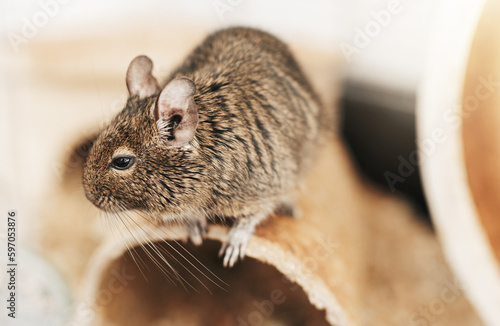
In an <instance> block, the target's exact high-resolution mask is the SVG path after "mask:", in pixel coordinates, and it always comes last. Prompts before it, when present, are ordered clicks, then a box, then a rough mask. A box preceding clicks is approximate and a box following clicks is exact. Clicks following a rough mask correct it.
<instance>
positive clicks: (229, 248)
mask: <svg viewBox="0 0 500 326" xmlns="http://www.w3.org/2000/svg"><path fill="white" fill-rule="evenodd" d="M268 215H269V214H267V213H261V214H256V215H251V216H244V217H239V218H238V219H237V220H236V221H235V224H234V225H233V227H232V228H231V230H229V233H228V234H227V236H226V239H225V240H224V243H223V244H222V247H221V248H220V251H219V257H221V256H224V259H223V265H224V267H233V266H234V264H235V263H236V261H237V260H238V258H239V259H240V260H241V259H243V257H245V250H246V247H247V244H248V240H250V238H251V237H252V235H253V234H254V232H255V227H256V226H257V224H259V223H260V222H261V221H262V220H264V219H265V218H266V217H267V216H268Z"/></svg>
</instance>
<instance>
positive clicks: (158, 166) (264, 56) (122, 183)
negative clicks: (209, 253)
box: [83, 28, 322, 265]
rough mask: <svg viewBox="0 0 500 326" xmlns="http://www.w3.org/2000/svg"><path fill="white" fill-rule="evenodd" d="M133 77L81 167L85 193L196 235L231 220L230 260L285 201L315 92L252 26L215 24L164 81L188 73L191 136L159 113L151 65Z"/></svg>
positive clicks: (106, 205)
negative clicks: (127, 164) (125, 164)
mask: <svg viewBox="0 0 500 326" xmlns="http://www.w3.org/2000/svg"><path fill="white" fill-rule="evenodd" d="M144 58H145V57H143V58H141V60H142V61H144V60H146V59H147V58H146V59H144ZM133 64H134V62H133V63H131V67H130V68H129V74H132V75H133V73H134V67H132V66H133ZM141 64H143V63H141ZM136 65H138V64H136ZM143 65H144V64H143ZM139 68H140V67H139ZM146 70H147V69H146ZM150 70H151V69H149V72H150ZM138 76H139V77H138V78H139V79H141V78H142V79H141V80H139V82H137V81H134V78H133V76H132V77H130V76H129V75H128V76H127V78H130V80H129V79H127V84H128V87H129V92H130V93H131V94H130V97H129V99H128V101H127V104H126V106H125V108H124V109H123V110H122V111H121V112H120V113H119V114H118V115H117V116H116V117H115V118H114V119H113V120H112V121H111V123H110V124H109V125H108V126H107V127H105V128H104V130H103V131H102V132H101V133H100V135H99V136H98V137H97V138H96V140H95V141H94V144H93V146H92V148H91V150H90V153H89V156H88V158H87V160H86V162H85V165H84V170H83V184H84V189H85V193H86V196H87V198H88V199H89V200H90V201H91V202H92V203H94V204H95V205H96V206H97V207H99V208H101V209H103V210H106V211H116V210H133V209H136V210H141V211H143V212H146V213H148V214H149V215H151V216H153V215H154V216H161V219H163V220H164V221H173V220H177V221H181V222H183V223H186V225H187V226H188V227H189V228H190V229H191V231H192V232H190V234H191V235H192V236H193V237H195V238H196V237H198V236H200V235H203V233H204V228H205V221H206V218H208V219H212V218H214V217H215V216H218V217H222V218H229V219H234V221H235V223H234V226H233V229H232V230H231V232H230V233H229V235H228V240H227V243H226V244H224V245H223V248H222V251H225V255H226V258H225V261H224V264H225V265H232V264H234V262H235V260H236V259H237V257H238V256H239V257H242V256H243V253H244V250H245V246H246V242H247V241H248V238H249V237H250V235H251V234H252V232H253V230H254V228H255V226H256V225H257V224H258V223H259V222H260V221H262V220H263V219H264V218H266V217H267V216H268V215H270V214H271V213H272V212H273V211H274V210H275V209H277V208H280V207H283V206H284V207H289V201H290V198H293V194H294V191H295V190H296V188H297V186H298V184H299V182H300V180H301V177H302V176H303V174H304V172H305V171H306V169H307V167H308V166H309V163H310V161H311V159H312V157H313V156H314V153H315V148H316V147H317V143H318V138H319V135H320V129H321V128H320V126H321V119H322V105H321V103H320V100H319V98H318V96H317V95H316V93H315V92H314V90H313V88H312V87H311V85H310V83H309V82H308V80H307V78H306V77H305V76H304V74H303V72H302V70H301V69H300V67H299V65H298V64H297V62H296V61H295V59H294V57H293V55H292V53H291V52H290V50H289V49H288V47H287V46H286V45H285V44H284V43H283V42H281V41H280V40H278V39H277V38H275V37H274V36H272V35H270V34H268V33H266V32H263V31H259V30H255V29H250V28H229V29H225V30H222V31H218V32H216V33H214V34H212V35H210V36H208V37H207V38H206V39H205V41H203V42H202V43H201V45H199V46H198V47H196V48H195V49H194V51H193V52H192V53H191V54H190V55H188V57H187V58H186V59H185V60H184V62H183V63H182V64H181V65H180V66H179V67H178V68H177V69H175V70H174V72H173V73H172V74H171V75H170V77H169V78H167V80H166V81H167V82H166V83H165V85H167V86H168V84H169V83H170V82H171V81H174V80H179V77H183V78H187V79H188V80H190V81H192V83H194V85H195V89H196V90H195V93H194V95H193V98H192V100H194V102H193V103H194V105H195V109H196V114H197V118H198V121H197V124H196V126H194V128H195V129H194V130H193V135H194V136H193V137H191V138H190V139H189V140H188V141H187V142H184V143H183V144H177V143H175V138H176V127H179V126H180V124H179V123H181V122H182V120H181V122H179V121H178V120H179V117H176V118H175V119H174V118H173V117H174V115H168V116H161V114H159V113H158V112H159V110H160V111H161V109H159V106H160V105H159V98H160V97H161V96H160V93H161V92H162V89H165V88H166V86H165V85H164V87H158V84H157V82H156V80H155V79H154V78H153V77H152V76H150V74H149V75H148V74H147V71H146V73H144V71H142V72H141V73H139V75H138ZM151 78H153V79H151ZM136 79H137V78H136ZM184 82H186V83H187V81H184V80H181V81H180V83H184ZM134 83H135V84H134ZM131 84H133V85H131ZM134 85H135V86H134ZM134 87H135V88H134ZM172 87H174V86H172ZM171 94H174V95H169V96H170V97H172V96H175V94H176V93H175V92H174V91H172V92H171ZM186 94H188V93H186ZM183 96H184V95H183ZM191 108H192V106H191ZM181 116H182V114H181ZM191 127H192V126H191ZM183 128H184V127H183ZM187 128H189V126H188V127H187ZM192 128H193V127H192ZM181 129H182V128H181ZM172 142H174V143H172ZM117 151H118V152H119V153H121V152H125V153H127V155H129V154H131V155H133V156H134V157H135V163H134V164H133V166H132V167H131V168H130V169H128V170H126V171H116V170H114V169H113V168H111V167H110V161H111V159H112V158H113V157H114V156H116V155H117V154H116V153H117ZM238 238H244V239H238ZM194 241H195V242H199V239H198V240H196V239H195V240H194Z"/></svg>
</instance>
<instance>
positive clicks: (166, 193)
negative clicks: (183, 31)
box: [83, 56, 204, 214]
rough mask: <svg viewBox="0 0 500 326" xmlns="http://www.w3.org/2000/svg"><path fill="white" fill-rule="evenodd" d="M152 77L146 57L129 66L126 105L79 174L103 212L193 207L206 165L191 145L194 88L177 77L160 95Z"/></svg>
mask: <svg viewBox="0 0 500 326" xmlns="http://www.w3.org/2000/svg"><path fill="white" fill-rule="evenodd" d="M151 71H152V62H151V60H150V59H149V58H148V57H146V56H139V57H136V58H135V59H134V60H133V61H132V62H131V63H130V66H129V69H128V71H127V88H128V90H129V93H130V97H129V99H128V101H127V105H126V106H125V108H124V109H123V110H122V111H121V112H120V113H119V114H118V115H117V116H116V117H115V118H114V119H113V120H112V122H111V123H110V124H109V125H108V126H107V127H106V128H105V129H104V130H103V131H102V132H101V133H100V135H99V136H98V137H97V139H96V140H95V142H94V144H93V146H92V148H91V150H90V152H89V156H88V158H87V160H86V162H85V165H84V168H83V185H84V189H85V194H86V196H87V198H88V199H89V200H90V201H91V202H92V203H93V204H94V205H95V206H97V207H98V208H100V209H103V210H105V211H121V210H129V209H139V210H145V211H149V212H166V213H171V214H179V213H180V212H181V211H186V209H187V208H188V207H193V205H195V203H196V202H197V200H195V198H196V195H197V193H198V192H199V190H200V178H201V175H202V174H203V173H204V164H203V163H202V159H201V158H200V156H199V154H198V151H197V147H196V140H195V139H194V137H195V131H196V128H197V126H198V112H197V109H196V104H195V101H194V95H195V93H196V86H195V84H194V83H193V81H191V80H190V79H188V78H186V77H179V78H175V79H173V80H172V81H170V82H169V83H168V84H167V85H166V86H165V87H164V88H163V90H161V89H160V88H159V87H158V83H157V81H156V79H155V78H154V77H153V76H152V75H151Z"/></svg>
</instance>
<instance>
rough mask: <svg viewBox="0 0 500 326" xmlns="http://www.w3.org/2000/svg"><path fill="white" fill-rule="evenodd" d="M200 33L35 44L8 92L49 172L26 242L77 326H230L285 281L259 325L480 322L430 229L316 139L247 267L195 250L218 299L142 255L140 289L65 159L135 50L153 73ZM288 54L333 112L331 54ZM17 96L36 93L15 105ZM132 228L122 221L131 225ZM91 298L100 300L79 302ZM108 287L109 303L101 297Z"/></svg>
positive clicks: (104, 109)
mask: <svg viewBox="0 0 500 326" xmlns="http://www.w3.org/2000/svg"><path fill="white" fill-rule="evenodd" d="M201 34H203V33H189V32H185V33H184V32H183V34H182V36H181V35H180V34H175V33H172V34H162V35H159V33H157V34H155V33H154V32H153V33H150V34H148V36H147V37H145V36H144V34H143V33H140V32H134V33H126V32H124V33H123V34H120V35H115V36H114V37H113V40H114V42H112V43H110V42H109V38H108V37H109V36H106V37H104V36H102V37H101V36H99V37H98V36H96V37H94V38H89V39H80V40H72V41H67V42H65V41H61V42H54V43H40V44H36V43H32V44H30V45H29V46H30V49H29V51H28V52H27V57H25V58H24V59H23V60H26V62H28V63H29V64H28V65H27V66H23V67H24V68H23V69H25V70H26V71H25V73H26V76H29V83H26V84H24V83H22V84H20V85H21V86H22V88H21V89H17V90H16V92H18V93H17V95H15V96H18V97H17V98H18V99H19V102H18V105H19V107H20V110H19V111H18V113H17V115H16V119H18V122H21V121H24V124H23V128H25V131H26V132H36V133H35V134H39V135H43V144H44V145H43V146H42V145H40V142H38V143H37V142H34V144H31V145H30V146H33V148H32V150H33V151H32V153H31V154H33V153H37V152H38V153H39V155H40V157H43V158H47V157H52V160H48V161H47V160H45V161H44V160H42V161H43V162H44V164H43V165H42V166H41V167H38V168H39V169H40V171H39V173H40V174H41V175H44V178H43V179H42V180H40V181H39V189H40V194H42V193H43V196H42V197H41V198H43V200H42V205H41V206H42V208H41V210H40V213H39V215H38V218H39V221H40V223H39V224H40V228H39V229H35V230H34V231H33V232H34V233H36V235H37V237H38V239H39V240H38V242H34V243H36V245H37V246H38V247H39V248H40V250H41V251H42V253H43V254H44V255H46V256H47V257H48V258H49V259H50V260H51V261H52V262H54V263H55V265H56V266H57V267H58V268H59V269H60V270H61V271H62V273H63V275H64V276H65V278H66V279H67V280H68V282H69V283H70V286H71V288H72V290H73V292H74V293H75V297H76V298H77V299H78V304H77V306H76V308H77V312H78V314H77V316H79V318H80V319H79V321H80V322H83V321H85V320H87V321H89V324H93V323H96V324H101V325H118V324H119V325H127V324H130V325H138V324H141V322H142V320H148V321H149V322H151V323H152V324H153V323H155V324H156V325H168V324H172V323H171V322H169V320H170V321H172V320H177V324H178V325H197V324H200V323H199V321H198V318H199V316H202V315H203V314H209V315H211V316H212V318H219V319H218V322H219V325H233V324H235V319H234V317H235V316H238V315H241V316H248V314H249V313H251V312H253V311H254V308H253V307H254V306H252V304H253V303H252V302H253V301H254V300H258V301H260V300H264V299H268V296H269V293H271V292H272V291H273V290H275V289H276V288H277V289H280V288H281V287H283V286H289V284H286V283H285V282H283V281H282V275H286V276H287V277H288V278H290V279H292V280H294V281H295V282H296V283H297V284H299V288H296V289H297V290H295V291H294V292H293V293H290V294H289V300H286V301H285V302H284V303H283V305H281V304H280V305H279V309H278V308H276V311H275V313H273V314H271V315H270V316H269V318H267V319H266V322H269V323H270V324H272V323H274V324H275V325H281V324H283V321H281V324H280V321H279V319H283V318H285V319H286V318H288V317H284V316H285V315H287V314H293V313H294V314H295V315H296V317H295V318H299V317H304V316H306V317H307V318H308V322H309V324H311V325H321V324H325V323H326V321H329V322H330V324H332V325H333V324H337V325H367V326H368V325H481V323H480V322H479V321H478V319H477V317H476V315H475V314H474V313H473V311H472V309H471V307H470V305H469V304H468V303H467V301H466V299H465V297H464V295H463V292H462V290H461V289H456V288H455V286H454V285H453V284H454V282H455V279H454V277H453V276H452V275H451V274H450V272H449V270H448V268H447V267H446V264H445V263H444V262H443V260H442V258H441V252H440V248H439V246H438V244H437V242H436V240H435V237H434V236H433V234H432V233H431V231H430V230H429V229H428V228H427V227H426V226H423V225H421V224H420V223H419V222H417V220H416V219H415V216H414V213H413V212H412V211H411V210H410V209H409V207H408V206H407V205H406V204H405V203H404V202H402V201H401V200H399V199H397V198H392V197H389V196H386V195H383V194H380V193H378V192H376V191H374V190H372V189H370V188H369V187H368V186H366V185H365V184H364V183H362V182H360V180H359V179H358V177H357V172H356V171H354V169H353V167H352V164H351V161H350V159H349V158H348V155H347V153H346V152H345V150H344V149H343V145H342V144H341V142H340V141H339V140H338V139H337V138H335V137H333V138H332V139H331V140H330V141H329V142H328V143H327V144H325V148H324V150H323V151H322V154H321V155H320V157H319V160H318V163H317V164H316V165H315V168H314V169H313V170H312V171H311V174H310V175H309V177H308V179H307V182H306V183H305V185H304V188H303V189H302V197H301V200H300V201H301V208H302V210H303V213H304V214H303V218H301V219H298V220H292V219H290V218H288V217H279V218H274V219H272V220H270V221H268V222H267V223H265V224H264V225H262V227H260V228H259V231H258V234H257V236H256V237H255V238H253V239H252V241H251V243H250V245H249V248H248V255H249V256H250V257H253V259H250V258H248V259H246V260H245V262H243V263H241V264H239V265H238V266H237V267H236V269H234V270H227V271H220V261H219V260H217V258H216V257H215V255H214V254H215V251H216V249H217V247H218V245H219V244H218V243H214V242H212V243H210V242H207V244H206V246H204V247H201V248H198V249H194V250H195V251H197V252H198V255H199V257H200V260H201V261H202V262H203V265H205V266H207V267H208V268H209V269H210V270H211V271H213V272H214V273H215V274H217V275H218V276H219V277H220V279H221V280H222V281H223V282H226V283H228V286H227V288H225V289H226V291H223V290H220V289H219V290H218V289H217V287H215V288H214V289H212V292H213V293H214V294H213V295H207V293H206V290H204V289H203V286H202V285H201V283H196V282H195V281H194V280H192V279H191V280H190V282H191V283H192V284H194V285H196V287H197V288H198V289H199V290H200V291H201V292H202V293H201V294H199V295H196V294H192V295H188V294H187V292H186V291H185V290H183V289H182V288H179V286H178V287H177V288H172V285H171V283H169V282H168V281H167V280H164V278H163V277H162V275H161V273H159V272H158V270H159V267H155V264H154V263H153V262H152V261H151V260H149V261H148V260H147V259H146V257H143V259H144V265H143V266H142V268H141V269H142V270H143V273H146V274H147V277H146V279H149V281H148V282H145V281H144V279H145V278H144V275H142V274H141V272H140V271H137V270H134V266H135V263H134V262H133V260H132V259H131V257H128V258H127V260H126V261H125V258H126V255H127V254H126V253H125V250H126V246H127V245H128V246H131V245H133V244H134V243H137V240H135V239H134V238H130V236H128V235H127V234H128V233H127V232H128V230H124V229H123V227H122V228H121V229H120V228H117V227H116V225H115V224H113V223H111V222H110V221H109V220H108V219H107V218H106V216H100V214H99V212H98V211H97V210H96V209H95V208H94V207H92V206H91V205H90V204H89V203H88V201H87V200H86V199H85V198H84V195H83V191H82V188H81V184H80V176H79V174H80V168H79V166H80V163H81V160H80V159H79V158H78V157H73V158H68V153H69V152H70V151H71V149H72V148H73V147H75V146H77V145H76V144H77V143H78V142H79V140H80V139H81V137H82V136H84V135H85V134H89V133H91V132H92V131H93V130H94V129H95V128H96V127H97V126H99V125H100V124H102V122H103V121H104V120H105V119H106V118H107V117H109V116H110V115H111V114H112V113H113V112H116V111H117V110H119V108H120V103H123V101H124V99H125V98H124V96H125V95H126V93H125V92H126V89H125V83H124V74H125V71H126V67H127V65H128V62H129V60H130V59H131V58H133V57H134V56H135V55H137V54H139V53H144V54H147V55H149V56H151V57H152V58H153V60H154V61H155V64H156V72H157V76H159V77H160V78H161V76H165V75H166V74H167V73H168V70H169V69H170V68H171V67H172V66H173V65H174V64H175V63H177V62H178V61H179V60H180V59H181V58H182V55H183V54H185V53H187V52H188V51H189V49H190V48H191V47H192V45H194V44H195V43H196V42H198V40H200V39H201V38H202V37H203V36H202V35H201ZM160 38H163V39H164V40H165V41H164V42H163V43H162V44H163V45H162V46H158V44H159V43H158V42H157V40H158V39H160ZM294 48H297V46H294ZM297 53H298V59H299V61H300V62H302V63H303V64H304V66H305V68H306V69H305V70H306V71H307V72H308V73H309V74H310V75H311V76H312V77H313V78H312V79H313V82H314V83H315V84H316V85H317V86H318V89H319V90H320V91H321V93H322V94H323V97H324V98H325V100H326V102H327V104H328V105H330V106H331V107H332V108H333V104H332V101H333V99H334V97H335V93H336V89H337V87H336V86H335V83H334V82H333V81H334V77H335V71H336V64H335V60H334V58H332V56H331V54H328V53H327V54H325V53H321V52H317V51H315V50H314V49H308V50H307V51H302V50H301V51H297ZM27 67H29V68H27ZM25 92H26V93H29V94H31V95H32V96H30V97H23V96H22V94H24V93H25ZM120 101H121V102H120ZM33 108H36V110H34V109H33ZM28 118H29V119H28ZM40 121H44V122H45V123H44V124H40V123H39V122H40ZM54 165H55V166H57V173H54ZM18 168H19V169H22V168H23V166H22V165H21V166H19V167H18ZM130 223H133V222H129V227H132V226H134V224H130ZM113 230H114V231H113ZM120 230H121V231H120ZM174 231H175V234H171V233H172V232H174ZM174 231H170V233H166V234H165V235H162V232H163V231H162V230H157V231H156V233H158V234H160V235H161V237H162V238H165V239H171V238H174V239H178V238H182V237H183V233H182V231H176V230H174ZM224 231H225V230H224V229H222V228H220V227H212V228H211V231H210V232H211V233H210V238H212V239H213V240H215V241H219V240H220V239H221V237H222V236H223V232H224ZM131 232H139V233H140V232H142V231H141V230H135V231H134V230H131ZM165 232H167V231H165ZM150 236H152V237H154V234H150ZM126 239H129V241H125V240H126ZM143 240H144V239H142V240H141V241H143ZM330 240H331V241H332V242H333V243H334V244H335V245H334V246H333V247H332V248H333V250H331V252H328V254H327V255H326V254H325V253H324V252H322V251H321V249H322V244H321V243H322V241H327V242H328V241H330ZM96 250H97V251H96ZM151 250H152V249H151ZM122 255H124V256H122ZM137 255H140V253H137ZM165 255H167V254H165ZM143 256H144V254H143ZM136 257H137V256H136ZM139 264H140V263H139ZM304 265H305V267H303V266H304ZM122 266H123V267H127V268H130V273H136V275H135V278H134V281H133V282H130V283H127V285H126V286H124V287H123V288H121V289H120V288H116V286H117V285H116V282H115V283H113V285H111V283H110V282H112V280H113V275H114V274H113V270H115V271H116V270H120V269H119V268H121V267H122ZM117 268H118V269H117ZM148 268H149V271H148ZM200 268H201V267H200ZM206 272H207V271H206V270H205V273H206ZM186 275H187V274H186ZM153 280H154V282H153ZM203 283H204V284H207V283H209V282H208V281H205V282H203ZM219 285H220V284H219ZM252 289H253V290H252ZM115 290H116V291H115ZM110 291H111V292H110ZM113 291H115V292H113ZM283 291H285V290H283ZM92 293H94V294H97V295H98V296H97V298H96V297H94V298H92V297H90V298H89V297H87V296H86V295H91V294H92ZM109 293H111V294H112V295H111V296H107V297H106V295H107V294H109ZM99 298H100V299H99ZM106 298H107V299H106ZM181 298H182V300H181ZM97 299H99V300H97ZM108 299H109V300H108ZM96 300H97V301H96ZM218 302H225V303H226V305H221V304H217V303H218ZM307 302H309V303H307ZM95 303H97V305H96V306H94V304H95ZM236 303H238V304H236ZM284 312H286V314H285V313H284ZM82 313H83V316H82V315H81V314H82ZM89 316H90V317H89ZM94 317H95V318H94ZM76 318H78V317H76ZM139 318H140V319H141V321H139V320H138V319H139ZM142 318H144V319H142ZM178 320H184V321H183V322H182V323H181V322H179V321H178ZM144 322H145V321H144ZM84 324H85V323H84Z"/></svg>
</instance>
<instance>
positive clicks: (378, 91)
mask: <svg viewBox="0 0 500 326" xmlns="http://www.w3.org/2000/svg"><path fill="white" fill-rule="evenodd" d="M340 112H341V119H342V123H341V128H342V130H341V133H342V136H343V137H344V138H345V140H346V142H347V145H348V147H349V149H350V151H351V153H352V155H353V157H354V159H355V161H356V163H357V164H358V166H359V168H360V170H361V172H362V174H363V175H365V176H366V177H367V178H368V179H369V180H371V181H372V182H373V183H375V184H376V185H377V186H378V187H379V188H381V189H383V190H384V191H388V192H395V193H401V194H403V195H404V196H405V197H407V198H408V199H409V200H410V201H411V202H412V203H413V204H414V206H415V208H416V210H417V211H418V213H420V214H419V215H421V216H422V217H423V218H424V219H426V220H428V221H429V212H428V208H427V203H426V200H425V197H424V193H423V189H422V184H421V181H420V171H419V167H418V165H417V164H412V160H411V158H412V157H410V155H411V154H412V152H414V151H415V150H416V142H415V141H416V126H415V94H407V93H406V94H405V93H403V92H398V91H390V90H388V89H384V88H377V87H375V86H372V85H366V84H362V83H357V82H353V81H346V82H345V83H344V89H343V93H342V96H341V99H340ZM402 162H403V163H402ZM413 162H414V161H413ZM401 165H404V167H401ZM401 172H403V173H401Z"/></svg>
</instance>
